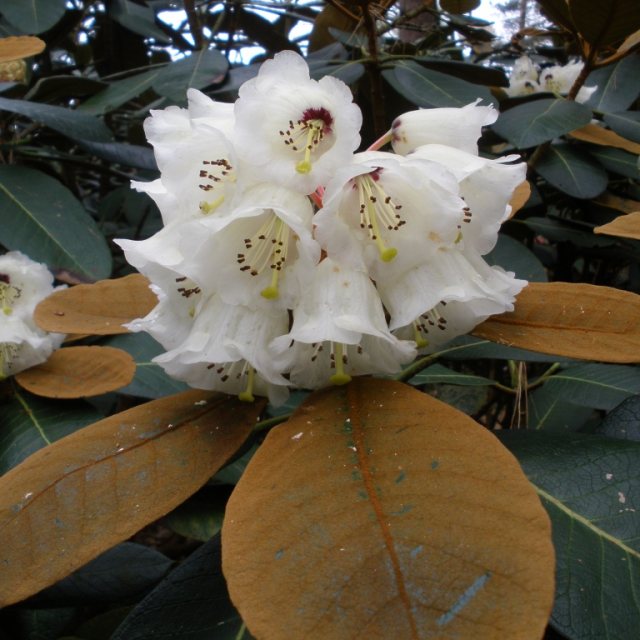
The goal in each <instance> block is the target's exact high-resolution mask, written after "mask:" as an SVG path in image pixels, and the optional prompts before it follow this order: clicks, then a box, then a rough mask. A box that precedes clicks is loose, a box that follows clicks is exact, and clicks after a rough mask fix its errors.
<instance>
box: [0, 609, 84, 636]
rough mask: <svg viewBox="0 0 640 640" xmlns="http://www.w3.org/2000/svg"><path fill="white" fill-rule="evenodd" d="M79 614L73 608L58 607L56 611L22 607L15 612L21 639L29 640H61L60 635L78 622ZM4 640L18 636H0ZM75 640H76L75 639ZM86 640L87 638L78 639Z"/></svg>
mask: <svg viewBox="0 0 640 640" xmlns="http://www.w3.org/2000/svg"><path fill="white" fill-rule="evenodd" d="M78 617H79V612H78V610H77V609H75V608H73V607H57V608H54V609H31V608H29V607H24V608H23V607H20V608H19V609H18V610H17V611H16V612H15V618H16V621H17V626H18V627H19V628H20V632H21V635H20V638H28V639H29V640H61V639H62V638H63V637H66V636H61V635H60V634H62V633H64V631H65V629H67V628H69V627H70V626H72V625H73V624H74V623H76V622H77V620H78ZM0 638H2V639H3V640H16V636H15V635H12V636H11V637H9V636H4V635H2V636H0ZM73 640H75V638H74V639H73ZM78 640H85V638H82V639H78Z"/></svg>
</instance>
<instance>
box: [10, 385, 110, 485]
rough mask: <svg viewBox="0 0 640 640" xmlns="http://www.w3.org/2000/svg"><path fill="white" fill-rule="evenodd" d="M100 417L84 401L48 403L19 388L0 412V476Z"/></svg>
mask: <svg viewBox="0 0 640 640" xmlns="http://www.w3.org/2000/svg"><path fill="white" fill-rule="evenodd" d="M100 418H102V415H101V414H100V413H99V412H98V411H97V410H96V409H95V408H94V407H92V406H91V405H89V404H87V403H85V402H79V401H75V402H71V401H67V402H62V401H58V402H51V400H46V399H44V398H38V397H37V396H34V395H31V394H30V393H27V392H26V391H21V390H20V389H18V390H16V391H14V393H13V396H12V398H11V400H9V401H8V402H5V403H3V405H2V411H1V412H0V475H2V474H4V473H6V472H7V471H9V469H11V468H12V467H15V466H16V465H17V464H19V463H20V462H22V461H23V460H24V459H25V458H28V457H29V456H30V455H31V454H32V453H34V452H36V451H37V450H38V449H42V447H45V446H47V445H49V444H51V443H52V442H55V441H56V440H59V439H60V438H63V437H64V436H68V435H69V434H70V433H73V432H74V431H77V430H78V429H82V428H83V427H86V426H87V425H88V424H92V423H93V422H96V421H97V420H100Z"/></svg>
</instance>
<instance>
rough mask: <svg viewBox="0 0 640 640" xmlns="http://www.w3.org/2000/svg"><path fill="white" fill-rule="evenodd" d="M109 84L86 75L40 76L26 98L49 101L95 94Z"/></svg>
mask: <svg viewBox="0 0 640 640" xmlns="http://www.w3.org/2000/svg"><path fill="white" fill-rule="evenodd" d="M106 86H107V83H106V82H102V80H95V79H94V78H87V77H85V76H72V75H60V76H47V77H46V78H40V80H38V81H37V82H36V83H35V84H34V85H33V87H32V88H31V89H29V91H27V93H26V94H25V95H24V99H25V100H35V101H36V102H49V101H53V100H58V99H59V98H70V97H73V98H77V97H78V96H85V95H93V94H94V93H97V92H98V91H100V90H101V89H104V87H106Z"/></svg>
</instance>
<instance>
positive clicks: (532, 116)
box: [493, 98, 591, 149]
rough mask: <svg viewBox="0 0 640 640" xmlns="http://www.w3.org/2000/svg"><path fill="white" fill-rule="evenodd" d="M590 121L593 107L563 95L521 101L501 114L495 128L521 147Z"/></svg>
mask: <svg viewBox="0 0 640 640" xmlns="http://www.w3.org/2000/svg"><path fill="white" fill-rule="evenodd" d="M589 122H591V110H590V109H589V108H588V107H585V106H584V105H582V104H578V103H577V102H573V101H572V100H565V99H563V98H557V99H553V98H545V99H543V100H533V101H531V102H525V103H524V104H519V105H518V106H516V107H513V108H512V109H509V110H508V111H504V112H503V113H501V114H500V117H499V118H498V120H497V121H496V123H495V124H494V125H493V130H494V131H495V132H496V133H497V134H498V135H500V136H502V137H503V138H504V139H505V140H508V141H509V142H510V143H511V144H513V145H514V146H515V147H517V148H518V149H528V148H529V147H535V146H537V145H539V144H542V143H543V142H548V141H549V140H553V139H554V138H557V137H558V136H561V135H563V134H565V133H569V131H573V130H574V129H579V128H580V127H583V126H584V125H585V124H589Z"/></svg>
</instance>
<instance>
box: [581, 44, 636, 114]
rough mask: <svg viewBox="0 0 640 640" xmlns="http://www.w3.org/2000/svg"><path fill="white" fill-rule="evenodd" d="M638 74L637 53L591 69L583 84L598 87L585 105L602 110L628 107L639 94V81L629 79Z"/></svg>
mask: <svg viewBox="0 0 640 640" xmlns="http://www.w3.org/2000/svg"><path fill="white" fill-rule="evenodd" d="M638 76H640V56H639V55H637V54H636V55H630V56H626V57H625V58H623V59H622V60H620V61H619V62H616V63H615V64H610V65H607V66H606V67H602V68H601V69H596V70H595V71H592V72H591V73H590V74H589V77H588V78H587V81H586V83H585V85H586V86H588V87H592V86H594V85H597V87H598V88H597V89H596V91H594V93H593V95H592V96H591V97H590V98H589V100H588V101H587V102H586V104H587V106H589V107H591V108H592V109H594V110H595V111H604V112H610V111H621V110H623V109H628V108H629V107H630V106H631V105H632V104H633V103H634V102H635V100H636V98H637V97H638V96H639V95H640V83H638V82H629V79H630V78H637V77H638Z"/></svg>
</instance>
